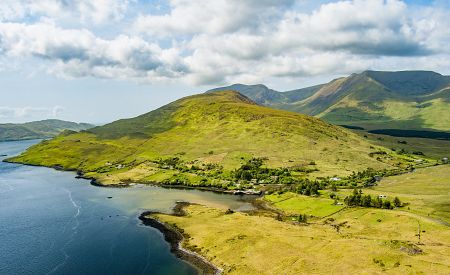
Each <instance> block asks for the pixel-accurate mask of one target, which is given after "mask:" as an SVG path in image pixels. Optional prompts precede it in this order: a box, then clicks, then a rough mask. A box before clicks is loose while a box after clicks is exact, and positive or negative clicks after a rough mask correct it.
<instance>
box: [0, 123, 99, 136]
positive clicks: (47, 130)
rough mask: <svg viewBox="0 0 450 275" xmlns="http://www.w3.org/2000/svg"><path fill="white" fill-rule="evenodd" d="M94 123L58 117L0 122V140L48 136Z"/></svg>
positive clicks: (86, 127)
mask: <svg viewBox="0 0 450 275" xmlns="http://www.w3.org/2000/svg"><path fill="white" fill-rule="evenodd" d="M92 127H94V125H91V124H87V123H75V122H70V121H63V120H58V119H47V120H41V121H33V122H27V123H22V124H13V123H6V124H0V141H9V140H25V139H40V138H50V137H54V136H56V135H58V134H59V133H61V132H62V131H64V130H71V131H80V130H85V129H88V128H92Z"/></svg>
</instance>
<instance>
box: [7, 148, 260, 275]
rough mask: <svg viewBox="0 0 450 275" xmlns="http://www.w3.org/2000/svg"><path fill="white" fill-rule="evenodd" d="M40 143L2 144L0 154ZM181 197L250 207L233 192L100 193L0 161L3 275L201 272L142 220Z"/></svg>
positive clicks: (67, 177)
mask: <svg viewBox="0 0 450 275" xmlns="http://www.w3.org/2000/svg"><path fill="white" fill-rule="evenodd" d="M36 142H38V141H18V142H0V155H2V154H7V155H8V156H12V155H15V154H18V153H19V152H21V151H23V150H25V149H26V148H27V147H29V146H31V145H33V144H35V143H36ZM4 158H5V157H0V160H1V159H4ZM109 197H111V198H109ZM177 200H184V201H190V202H196V203H203V204H208V205H214V206H218V207H227V208H232V209H244V208H248V207H251V206H250V204H249V203H248V202H244V201H240V200H239V199H238V197H236V196H232V195H225V194H215V193H211V192H201V191H196V190H176V189H162V188H158V187H152V186H134V187H130V188H101V187H95V186H92V185H90V184H89V182H88V181H87V180H83V179H75V178H74V174H73V173H70V172H61V171H56V170H53V169H49V168H44V167H32V166H24V165H19V164H10V163H4V162H0V274H3V275H5V274H196V273H197V270H196V269H195V268H194V267H192V266H191V265H189V264H188V263H186V262H183V261H181V260H180V259H178V258H176V257H175V256H174V255H172V254H171V253H170V249H169V245H168V244H167V243H166V242H165V241H164V237H163V236H162V234H161V233H160V232H159V231H157V230H155V229H153V228H150V227H146V226H143V225H142V224H141V222H140V221H139V220H138V218H137V217H138V216H139V214H140V213H142V212H143V211H145V210H157V211H164V212H169V211H170V209H171V207H172V206H173V204H174V203H175V202H176V201H177Z"/></svg>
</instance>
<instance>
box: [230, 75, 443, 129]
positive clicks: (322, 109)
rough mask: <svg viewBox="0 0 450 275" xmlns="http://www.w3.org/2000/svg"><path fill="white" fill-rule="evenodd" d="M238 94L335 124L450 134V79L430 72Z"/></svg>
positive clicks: (242, 87) (243, 88) (244, 88)
mask: <svg viewBox="0 0 450 275" xmlns="http://www.w3.org/2000/svg"><path fill="white" fill-rule="evenodd" d="M234 86H235V85H232V86H229V87H226V88H230V89H233V88H235V87H234ZM257 87H264V88H265V89H259V90H258V89H256V88H257ZM237 88H239V91H242V92H243V93H244V94H245V95H247V96H248V97H249V98H251V99H253V100H255V101H256V102H258V103H260V104H263V105H266V106H270V107H274V108H278V109H285V110H291V111H295V112H299V113H304V114H308V115H314V116H317V117H320V118H322V119H324V120H326V121H328V122H331V123H333V124H343V125H352V126H360V127H364V128H368V129H386V128H396V129H432V130H443V131H449V130H450V111H449V110H450V76H443V75H441V74H438V73H435V72H430V71H401V72H380V71H366V72H363V73H360V74H352V75H351V76H348V77H343V78H338V79H335V80H333V81H331V82H329V83H327V84H323V85H318V86H313V87H309V88H304V89H299V90H294V91H289V92H277V91H274V90H271V89H268V88H267V87H265V86H263V85H252V86H245V85H241V84H239V85H238V87H237ZM264 91H265V92H264Z"/></svg>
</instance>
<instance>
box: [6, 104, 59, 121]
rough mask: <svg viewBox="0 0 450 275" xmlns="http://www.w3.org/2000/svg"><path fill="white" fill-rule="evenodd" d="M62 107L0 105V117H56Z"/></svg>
mask: <svg viewBox="0 0 450 275" xmlns="http://www.w3.org/2000/svg"><path fill="white" fill-rule="evenodd" d="M63 111H64V108H63V107H61V106H54V107H29V106H28V107H8V106H0V119H5V120H16V119H35V118H58V117H60V116H61V114H62V112H63Z"/></svg>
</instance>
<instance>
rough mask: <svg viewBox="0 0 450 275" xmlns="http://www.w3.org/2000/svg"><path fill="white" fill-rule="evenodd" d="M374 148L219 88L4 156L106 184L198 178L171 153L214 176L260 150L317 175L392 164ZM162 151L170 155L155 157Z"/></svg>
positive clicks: (271, 161) (270, 160)
mask: <svg viewBox="0 0 450 275" xmlns="http://www.w3.org/2000/svg"><path fill="white" fill-rule="evenodd" d="M380 150H383V149H381V148H380V147H374V145H373V144H371V143H369V142H368V141H366V140H365V139H364V138H361V137H359V136H358V135H356V134H354V133H352V132H350V131H348V130H346V129H344V128H342V127H337V126H334V125H331V124H328V123H326V122H323V121H322V120H320V119H318V118H314V117H310V116H307V115H302V114H297V113H294V112H287V111H282V110H276V109H272V108H267V107H263V106H260V105H258V104H256V103H255V102H253V101H251V100H250V99H249V98H247V97H246V96H243V95H242V94H240V93H237V92H235V91H222V92H216V93H207V94H200V95H194V96H190V97H186V98H182V99H180V100H177V101H175V102H172V103H170V104H168V105H165V106H163V107H161V108H159V109H157V110H154V111H152V112H149V113H146V114H143V115H140V116H138V117H135V118H130V119H122V120H118V121H115V122H112V123H110V124H106V125H104V126H99V127H95V128H92V129H89V130H86V131H82V132H80V133H72V134H71V133H68V134H66V133H65V134H61V135H59V136H57V137H56V138H54V139H52V140H49V141H44V142H42V143H40V144H38V145H36V146H33V147H32V148H30V149H28V151H26V152H25V153H24V154H22V155H20V156H18V157H16V158H13V159H10V160H9V161H14V162H21V163H28V164H35V165H43V166H58V167H61V168H64V169H72V170H79V171H82V172H83V173H85V175H86V176H89V177H94V178H97V179H99V180H100V181H101V182H102V183H105V184H114V183H118V182H121V181H134V182H161V181H163V180H165V179H168V178H170V179H173V180H177V179H178V180H180V177H183V181H184V180H186V178H188V179H189V181H190V182H197V184H201V180H202V176H199V175H197V176H196V175H195V173H194V174H193V172H192V170H189V169H188V170H186V171H185V170H182V171H174V170H173V169H169V168H170V166H171V165H172V166H173V165H175V164H174V163H176V162H177V161H178V159H180V160H182V161H183V162H185V163H187V164H188V165H189V167H190V166H191V165H194V166H196V167H204V165H207V164H211V163H213V164H218V165H220V166H221V167H223V169H224V172H223V173H224V174H218V175H217V177H219V178H220V177H221V175H229V173H231V172H230V171H233V170H234V169H237V168H238V167H240V166H241V165H242V163H243V162H244V160H248V159H251V158H252V157H263V158H266V159H267V165H268V166H270V167H303V168H305V167H306V168H305V169H310V168H312V169H317V170H318V171H316V174H317V175H329V176H333V175H335V174H349V173H351V171H356V170H358V171H359V170H362V169H365V168H367V167H373V168H389V167H392V165H394V164H395V163H396V162H393V160H395V158H394V159H392V158H391V157H390V156H389V157H386V158H384V157H381V158H375V157H373V154H374V153H373V152H374V151H377V152H378V151H380ZM386 156H388V155H386ZM173 157H176V159H172V158H173ZM162 159H168V160H170V159H172V160H170V161H169V162H167V163H165V164H164V165H161V160H162ZM158 163H159V164H158ZM199 169H200V168H199ZM218 181H219V182H220V180H219V179H218Z"/></svg>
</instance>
